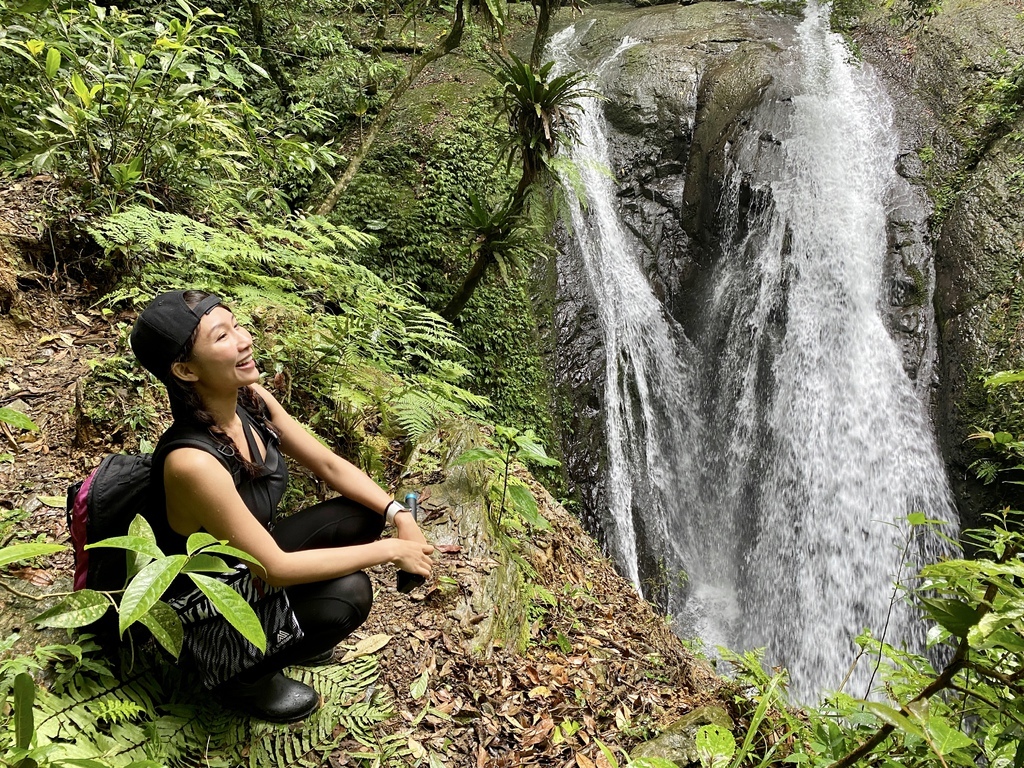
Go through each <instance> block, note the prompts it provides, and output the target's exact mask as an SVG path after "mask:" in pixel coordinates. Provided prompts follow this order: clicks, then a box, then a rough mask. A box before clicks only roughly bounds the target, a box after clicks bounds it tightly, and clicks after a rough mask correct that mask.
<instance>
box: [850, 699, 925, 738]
mask: <svg viewBox="0 0 1024 768" xmlns="http://www.w3.org/2000/svg"><path fill="white" fill-rule="evenodd" d="M864 708H865V709H867V710H868V711H870V712H873V713H874V714H875V715H877V716H878V718H879V719H880V720H881V721H882V722H884V723H888V724H889V725H891V726H893V727H895V728H899V729H900V730H901V731H903V732H904V733H909V734H911V735H913V736H917V737H919V738H922V739H923V738H924V731H923V730H922V729H921V727H920V726H918V725H917V724H915V723H913V722H911V720H910V718H908V717H907V716H906V715H904V714H903V713H902V712H900V711H899V710H896V709H893V708H892V707H889V706H886V705H885V704H881V703H879V702H877V701H865V702H864Z"/></svg>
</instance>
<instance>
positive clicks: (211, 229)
mask: <svg viewBox="0 0 1024 768" xmlns="http://www.w3.org/2000/svg"><path fill="white" fill-rule="evenodd" d="M90 231H91V233H92V235H93V237H94V238H95V239H96V242H97V243H99V245H100V246H101V247H102V248H103V249H104V250H105V252H106V253H107V254H108V258H110V259H111V260H112V261H117V262H120V264H121V266H122V267H123V268H127V270H128V272H129V274H130V277H129V278H128V279H125V280H124V281H123V282H122V283H121V284H120V286H119V287H118V288H117V289H116V290H115V291H114V292H113V293H112V294H111V295H110V296H109V297H108V298H109V300H111V301H113V302H128V303H133V304H136V305H138V304H141V303H144V302H146V301H148V300H149V299H150V298H151V297H152V296H153V295H155V294H157V293H159V292H161V291H164V290H168V289H172V288H180V287H195V288H202V289H205V290H209V291H212V292H215V293H217V294H219V295H221V296H224V297H225V298H226V299H229V300H230V301H231V303H232V307H233V309H234V310H235V311H236V313H237V314H239V315H240V316H241V317H242V318H243V320H246V321H248V322H249V323H250V325H251V327H253V328H254V330H255V331H256V334H257V349H258V350H259V352H260V363H261V365H262V366H263V368H264V370H267V371H268V372H274V373H277V372H282V373H287V374H288V375H289V377H290V381H291V382H292V383H293V386H294V388H295V389H294V391H292V392H291V393H290V394H291V395H292V397H293V400H295V401H299V402H293V403H292V405H293V406H296V405H298V406H300V407H298V408H295V410H299V411H301V412H303V413H304V414H305V418H306V421H307V422H308V423H309V424H310V425H311V426H313V427H314V428H315V429H316V430H317V431H320V432H321V433H322V434H324V435H325V436H326V437H327V438H328V439H329V440H330V441H331V442H333V443H334V444H335V446H337V447H347V448H349V449H352V450H351V452H352V453H353V454H359V455H360V456H362V457H363V460H362V462H361V463H362V464H363V466H364V467H366V468H368V469H369V468H371V467H374V466H380V465H381V464H382V463H381V462H380V461H379V456H378V455H375V453H374V451H375V450H377V449H375V448H372V447H370V446H367V445H365V444H360V443H361V442H362V432H363V429H364V427H366V426H368V425H369V424H370V423H374V424H378V425H379V427H380V430H379V431H380V432H382V433H383V434H384V435H385V436H386V437H387V438H389V439H411V440H415V439H417V438H418V437H419V436H421V435H423V434H425V433H427V432H429V431H430V430H432V429H434V428H435V427H436V425H437V424H438V423H440V422H441V421H442V420H444V419H446V418H450V417H452V416H456V415H471V416H474V417H480V416H481V415H482V414H483V413H484V412H485V411H486V410H487V409H488V408H489V406H490V404H489V402H488V401H487V400H486V399H485V398H483V397H480V396H478V395H475V394H473V393H471V392H469V391H468V390H466V389H464V388H462V387H460V386H459V385H458V383H459V382H460V381H463V380H465V379H466V378H467V377H468V375H469V371H468V369H467V368H466V367H465V366H464V365H462V364H461V362H460V358H461V357H462V356H463V355H464V354H465V350H464V348H463V345H462V344H461V342H460V341H459V339H458V338H457V337H456V336H455V334H454V333H453V331H452V329H451V326H450V325H449V324H448V323H447V322H446V321H445V320H443V319H442V318H441V317H440V316H438V315H437V314H435V313H434V312H432V311H430V310H429V309H427V308H426V307H425V306H424V305H423V304H422V303H420V302H419V301H418V300H417V295H416V293H415V291H414V290H413V289H412V288H411V287H410V286H394V285H391V284H389V283H386V282H385V281H383V280H381V279H380V278H379V277H378V276H377V275H375V274H373V273H372V272H370V271H369V270H367V269H366V268H365V267H363V266H361V265H359V264H357V263H355V262H354V261H352V260H351V259H350V258H349V256H348V255H347V254H348V252H350V251H352V250H354V249H360V248H366V247H368V246H369V245H370V244H372V242H373V239H372V238H371V237H369V236H367V235H365V234H362V233H360V232H357V231H355V230H352V229H350V228H347V227H339V226H335V225H332V224H331V223H329V222H328V221H326V220H325V219H322V218H317V217H308V218H302V217H292V218H290V219H288V220H287V221H286V223H285V224H284V225H269V224H254V223H249V224H247V225H246V227H245V228H241V227H232V228H222V227H216V226H212V225H209V224H204V223H202V222H198V221H195V220H194V219H190V218H188V217H186V216H181V215H177V214H170V213H161V212H157V211H152V210H150V209H148V208H142V207H135V208H129V209H127V210H125V211H123V212H121V213H119V214H116V215H113V216H109V217H107V218H105V219H103V220H101V221H99V222H98V223H96V224H95V225H94V226H93V227H92V229H91V230H90Z"/></svg>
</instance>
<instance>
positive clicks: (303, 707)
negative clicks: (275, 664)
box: [217, 672, 320, 723]
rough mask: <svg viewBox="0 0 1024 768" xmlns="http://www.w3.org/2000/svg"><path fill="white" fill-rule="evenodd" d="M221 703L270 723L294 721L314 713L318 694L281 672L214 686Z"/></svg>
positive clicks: (318, 697) (317, 705) (318, 698)
mask: <svg viewBox="0 0 1024 768" xmlns="http://www.w3.org/2000/svg"><path fill="white" fill-rule="evenodd" d="M217 696H218V697H219V698H220V700H221V701H223V702H224V704H225V706H228V707H231V708H233V709H237V710H240V711H242V712H244V713H245V714H247V715H251V716H252V717H255V718H258V719H260V720H266V721H268V722H271V723H294V722H297V721H299V720H302V719H304V718H306V717H308V716H309V715H311V714H313V713H314V712H316V710H317V708H319V706H320V694H319V693H317V692H316V691H315V690H314V689H313V688H310V687H309V686H308V685H306V684H305V683H300V682H299V681H298V680H292V679H291V678H289V677H285V676H284V674H283V673H282V672H274V673H272V674H269V675H266V676H264V677H261V678H259V679H257V680H255V681H253V682H251V683H248V682H246V683H243V682H237V681H232V680H229V681H228V682H226V683H224V684H223V685H221V686H218V688H217Z"/></svg>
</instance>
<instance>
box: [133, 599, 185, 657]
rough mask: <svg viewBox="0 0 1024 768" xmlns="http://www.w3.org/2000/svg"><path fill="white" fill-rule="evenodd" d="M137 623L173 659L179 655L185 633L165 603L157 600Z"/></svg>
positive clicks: (172, 611) (174, 614)
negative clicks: (144, 628)
mask: <svg viewBox="0 0 1024 768" xmlns="http://www.w3.org/2000/svg"><path fill="white" fill-rule="evenodd" d="M139 623H140V624H142V625H143V626H145V627H146V628H147V629H148V630H149V631H150V632H152V633H153V637H155V638H156V640H157V642H158V643H160V645H162V646H163V647H164V648H166V649H167V652H168V653H170V654H171V655H172V656H173V657H174V658H178V656H179V655H180V654H181V644H182V642H183V641H184V638H185V633H184V630H183V629H182V626H181V619H180V618H178V614H177V613H175V612H174V609H173V608H171V606H169V605H168V604H167V603H165V602H163V601H162V600H158V601H157V602H155V603H153V607H152V608H150V609H149V611H148V612H146V613H145V614H144V615H143V616H142V618H140V619H139Z"/></svg>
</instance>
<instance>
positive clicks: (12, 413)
mask: <svg viewBox="0 0 1024 768" xmlns="http://www.w3.org/2000/svg"><path fill="white" fill-rule="evenodd" d="M0 421H2V422H4V423H5V424H10V425H11V426H12V427H17V428H18V429H24V430H25V431H27V432H38V431H39V427H37V426H36V423H35V422H34V421H32V419H30V418H29V417H28V416H26V415H25V414H24V413H22V412H21V411H16V410H14V409H13V408H0Z"/></svg>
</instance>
